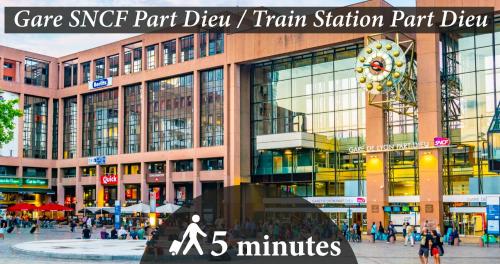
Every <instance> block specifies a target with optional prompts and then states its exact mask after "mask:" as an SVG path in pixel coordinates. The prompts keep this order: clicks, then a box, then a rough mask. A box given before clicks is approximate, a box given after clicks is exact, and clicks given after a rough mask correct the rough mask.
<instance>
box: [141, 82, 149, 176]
mask: <svg viewBox="0 0 500 264" xmlns="http://www.w3.org/2000/svg"><path fill="white" fill-rule="evenodd" d="M147 127H148V87H147V83H146V82H142V84H141V152H147V151H148V134H147V132H148V130H147ZM141 171H142V165H141Z"/></svg>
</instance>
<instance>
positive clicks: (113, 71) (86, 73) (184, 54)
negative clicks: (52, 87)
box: [47, 32, 224, 87]
mask: <svg viewBox="0 0 500 264" xmlns="http://www.w3.org/2000/svg"><path fill="white" fill-rule="evenodd" d="M176 42H177V40H175V39H173V40H169V41H166V42H163V43H162V48H163V51H162V52H163V62H159V61H158V50H159V46H158V45H151V46H147V47H146V48H145V54H144V56H145V59H146V64H145V65H146V70H151V69H155V68H156V67H157V66H158V65H159V64H160V63H162V65H170V64H175V63H177V43H176ZM207 43H208V45H207ZM194 45H195V43H194V35H189V36H185V37H182V38H180V39H179V59H180V62H185V61H190V60H193V59H194V56H195V54H194ZM199 50H200V54H199V57H205V56H207V54H208V55H216V54H220V53H223V52H224V33H206V32H203V33H200V35H199ZM142 51H143V48H142V45H141V42H138V43H133V44H130V45H127V46H125V47H124V53H123V57H124V58H123V59H124V62H123V67H124V73H125V74H131V73H136V72H140V71H142V70H143V52H142ZM106 63H107V64H108V70H109V76H106V70H105V69H106ZM80 65H81V68H82V74H83V78H82V83H88V82H89V81H90V79H91V76H90V67H91V62H90V61H88V62H83V63H81V64H80ZM94 67H95V68H94V69H95V71H94V76H93V77H94V79H95V80H98V79H102V78H106V77H115V76H118V75H120V63H119V55H118V54H115V55H111V56H108V57H106V58H99V59H96V60H94ZM77 68H78V63H77V62H75V61H68V62H65V63H64V87H70V86H74V85H76V84H77V83H78V78H77V77H78V76H77V75H78V74H77V73H78V69H77ZM47 74H48V64H47ZM47 76H48V75H47Z"/></svg>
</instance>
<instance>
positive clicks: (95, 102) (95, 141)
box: [82, 89, 118, 157]
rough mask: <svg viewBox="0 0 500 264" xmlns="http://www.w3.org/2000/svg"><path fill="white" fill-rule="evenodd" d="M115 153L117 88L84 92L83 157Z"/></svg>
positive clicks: (116, 142) (116, 146) (116, 145)
mask: <svg viewBox="0 0 500 264" xmlns="http://www.w3.org/2000/svg"><path fill="white" fill-rule="evenodd" d="M117 153H118V90H117V89H110V90H106V91H102V92H97V93H92V94H86V95H85V96H84V97H83V136H82V155H83V157H90V156H105V155H115V154H117Z"/></svg>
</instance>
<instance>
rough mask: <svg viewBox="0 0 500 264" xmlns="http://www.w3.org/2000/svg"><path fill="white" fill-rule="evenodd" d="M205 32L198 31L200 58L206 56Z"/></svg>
mask: <svg viewBox="0 0 500 264" xmlns="http://www.w3.org/2000/svg"><path fill="white" fill-rule="evenodd" d="M207 35H208V34H207V32H200V35H199V36H198V37H199V42H200V58H203V57H206V56H207Z"/></svg>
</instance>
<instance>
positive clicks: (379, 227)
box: [378, 222, 385, 240]
mask: <svg viewBox="0 0 500 264" xmlns="http://www.w3.org/2000/svg"><path fill="white" fill-rule="evenodd" d="M384 233H385V230H384V226H383V225H382V222H378V235H379V237H380V239H381V240H383V239H384V238H383V237H384Z"/></svg>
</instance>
